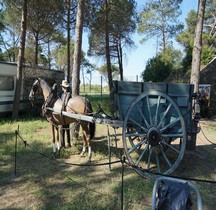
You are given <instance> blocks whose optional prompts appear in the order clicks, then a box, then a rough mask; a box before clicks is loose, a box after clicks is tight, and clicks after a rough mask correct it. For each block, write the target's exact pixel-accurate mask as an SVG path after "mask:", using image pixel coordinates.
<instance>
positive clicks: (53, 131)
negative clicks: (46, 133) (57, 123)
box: [51, 124, 56, 157]
mask: <svg viewBox="0 0 216 210" xmlns="http://www.w3.org/2000/svg"><path fill="white" fill-rule="evenodd" d="M51 127H52V137H53V157H55V154H56V145H55V128H54V125H52V124H51Z"/></svg>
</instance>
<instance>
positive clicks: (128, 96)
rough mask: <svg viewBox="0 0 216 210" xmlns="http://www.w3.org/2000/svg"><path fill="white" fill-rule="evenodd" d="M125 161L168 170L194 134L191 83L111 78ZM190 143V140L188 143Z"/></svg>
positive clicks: (192, 87) (195, 124) (166, 172)
mask: <svg viewBox="0 0 216 210" xmlns="http://www.w3.org/2000/svg"><path fill="white" fill-rule="evenodd" d="M114 92H115V96H116V103H117V106H118V111H119V118H120V120H121V121H123V122H124V123H123V134H122V135H123V144H124V149H125V153H126V156H127V158H128V160H129V162H130V163H131V164H132V165H134V166H135V168H137V172H138V173H140V174H141V175H145V172H144V171H143V170H141V169H143V168H144V169H146V170H148V171H152V172H157V173H164V174H170V173H172V172H173V171H174V170H175V169H176V168H177V166H178V165H179V163H180V161H181V159H182V158H183V155H184V151H185V147H186V144H187V142H189V143H190V141H191V140H192V139H194V138H196V133H197V123H196V121H194V119H193V117H194V111H193V96H194V94H193V92H194V86H193V85H191V84H177V83H145V82H144V83H142V82H123V81H114ZM188 145H190V144H188Z"/></svg>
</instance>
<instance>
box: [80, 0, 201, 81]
mask: <svg viewBox="0 0 216 210" xmlns="http://www.w3.org/2000/svg"><path fill="white" fill-rule="evenodd" d="M136 2H137V6H138V7H137V8H138V11H140V10H141V9H142V5H143V4H144V2H145V0H137V1H136ZM197 7H198V0H183V2H182V4H181V10H182V15H181V16H180V17H179V20H180V21H181V22H183V23H185V18H186V17H187V14H188V12H189V11H190V10H192V9H194V10H196V11H197ZM141 38H142V36H140V35H138V34H137V33H135V34H134V35H133V36H132V39H133V40H134V42H135V45H136V48H135V49H132V50H131V51H130V52H129V51H127V52H126V54H127V55H126V59H124V63H123V68H124V77H125V78H126V79H127V80H129V81H137V79H138V81H141V79H140V75H141V73H142V72H143V70H144V69H145V65H146V62H147V61H148V59H149V58H152V57H154V56H155V54H156V42H157V41H156V39H152V40H149V41H147V42H146V43H144V44H140V40H141ZM174 47H175V48H178V49H181V47H180V46H179V45H178V44H177V43H176V42H174ZM87 49H88V40H87V35H86V34H85V33H84V35H83V50H84V51H85V52H87ZM88 59H89V60H90V62H92V63H94V64H96V65H97V66H100V65H101V61H100V60H97V59H93V58H88ZM100 81H101V80H100V75H99V73H97V72H94V73H93V76H92V84H100ZM86 82H87V81H86ZM104 83H105V81H104ZM104 83H103V85H104Z"/></svg>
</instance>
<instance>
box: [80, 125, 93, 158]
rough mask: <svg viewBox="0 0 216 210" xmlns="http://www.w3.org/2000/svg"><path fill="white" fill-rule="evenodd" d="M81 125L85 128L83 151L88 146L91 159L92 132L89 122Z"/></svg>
mask: <svg viewBox="0 0 216 210" xmlns="http://www.w3.org/2000/svg"><path fill="white" fill-rule="evenodd" d="M81 125H82V129H83V151H85V148H86V146H87V147H88V158H89V161H91V157H92V150H91V144H90V132H89V129H88V123H87V122H84V123H82V124H81ZM81 154H82V153H81Z"/></svg>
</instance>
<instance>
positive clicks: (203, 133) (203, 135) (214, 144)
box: [199, 123, 216, 145]
mask: <svg viewBox="0 0 216 210" xmlns="http://www.w3.org/2000/svg"><path fill="white" fill-rule="evenodd" d="M199 127H200V130H201V132H202V134H203V136H204V137H205V139H206V140H207V141H208V142H209V143H211V144H213V145H216V143H214V142H212V141H211V140H209V139H208V138H207V136H206V135H205V133H204V131H203V129H202V128H201V125H200V123H199Z"/></svg>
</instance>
